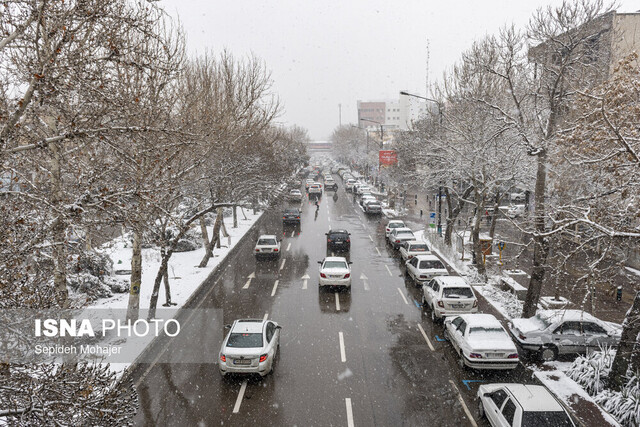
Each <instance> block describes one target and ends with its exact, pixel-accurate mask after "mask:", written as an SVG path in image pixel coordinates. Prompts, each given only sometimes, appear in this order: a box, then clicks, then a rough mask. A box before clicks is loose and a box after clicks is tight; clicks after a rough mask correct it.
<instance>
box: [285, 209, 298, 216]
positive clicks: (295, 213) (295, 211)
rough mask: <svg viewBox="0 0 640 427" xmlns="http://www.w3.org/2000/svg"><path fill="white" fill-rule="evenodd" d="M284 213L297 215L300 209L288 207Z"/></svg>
mask: <svg viewBox="0 0 640 427" xmlns="http://www.w3.org/2000/svg"><path fill="white" fill-rule="evenodd" d="M284 213H287V214H293V215H297V214H298V209H286V210H285V211H284Z"/></svg>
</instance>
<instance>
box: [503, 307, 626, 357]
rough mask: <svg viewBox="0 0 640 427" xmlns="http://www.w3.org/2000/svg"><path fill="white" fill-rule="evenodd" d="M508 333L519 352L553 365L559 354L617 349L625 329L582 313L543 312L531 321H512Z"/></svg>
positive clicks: (577, 311)
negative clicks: (534, 355)
mask: <svg viewBox="0 0 640 427" xmlns="http://www.w3.org/2000/svg"><path fill="white" fill-rule="evenodd" d="M509 332H510V333H511V335H512V336H513V338H514V340H515V342H516V344H517V345H518V346H519V347H520V348H522V349H524V350H525V351H529V352H535V353H537V354H538V355H539V357H540V358H541V359H542V360H545V361H550V360H555V359H556V358H557V357H558V355H559V354H578V353H586V352H587V351H593V350H598V348H599V347H600V346H602V345H608V346H614V347H615V346H617V345H618V343H619V342H620V335H621V333H622V328H621V327H620V325H618V324H616V323H611V322H605V321H603V320H600V319H598V318H596V317H594V316H592V315H591V314H589V313H586V312H584V311H581V310H540V311H538V312H537V313H536V315H535V316H533V317H531V318H528V319H512V321H511V322H510V323H509Z"/></svg>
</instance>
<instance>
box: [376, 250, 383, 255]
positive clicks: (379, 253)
mask: <svg viewBox="0 0 640 427" xmlns="http://www.w3.org/2000/svg"><path fill="white" fill-rule="evenodd" d="M376 252H378V255H380V256H382V253H381V252H380V249H378V248H376Z"/></svg>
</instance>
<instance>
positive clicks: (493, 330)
mask: <svg viewBox="0 0 640 427" xmlns="http://www.w3.org/2000/svg"><path fill="white" fill-rule="evenodd" d="M469 333H470V334H504V331H503V330H502V328H497V327H491V326H484V327H483V326H480V327H477V326H476V327H472V328H469Z"/></svg>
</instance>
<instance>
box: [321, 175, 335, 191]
mask: <svg viewBox="0 0 640 427" xmlns="http://www.w3.org/2000/svg"><path fill="white" fill-rule="evenodd" d="M324 188H325V189H327V190H333V191H338V183H337V182H335V181H334V179H333V178H327V179H325V180H324Z"/></svg>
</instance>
